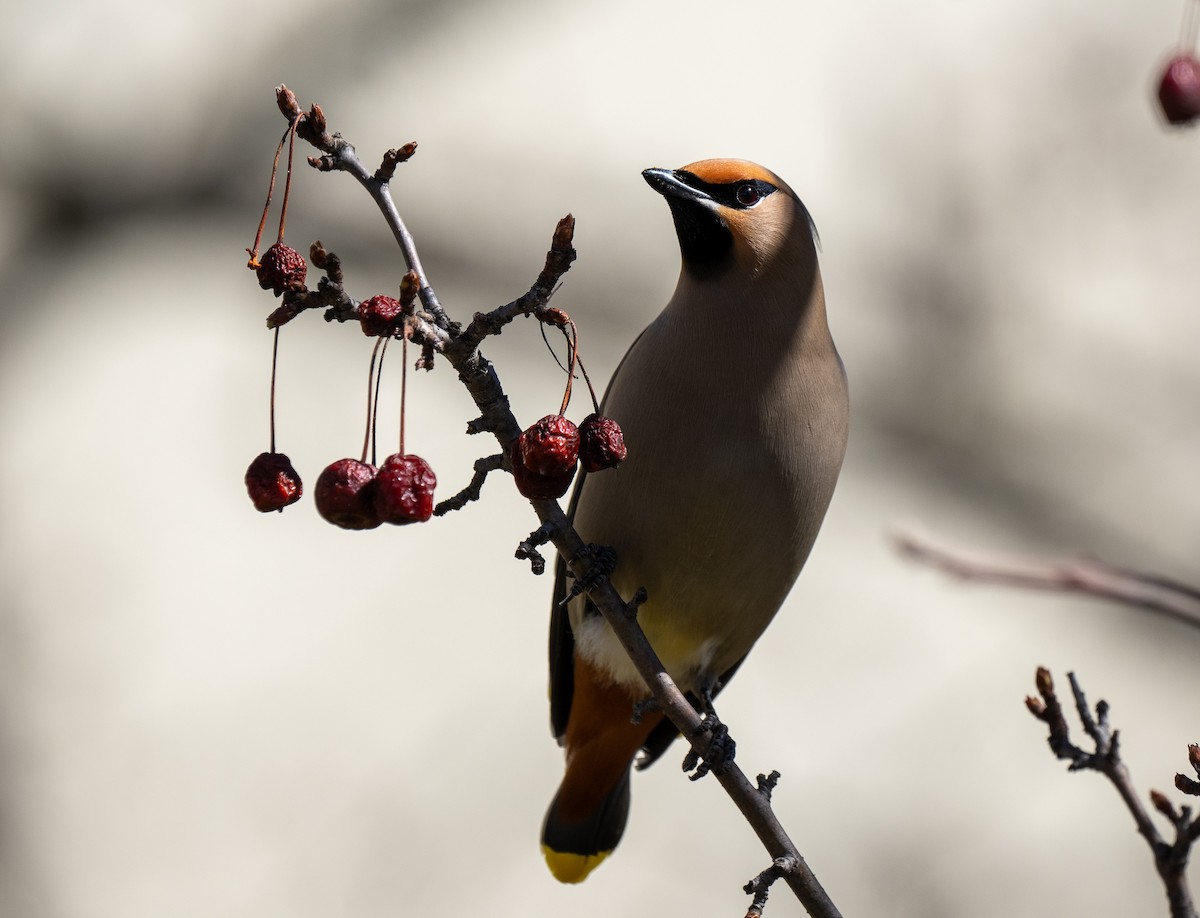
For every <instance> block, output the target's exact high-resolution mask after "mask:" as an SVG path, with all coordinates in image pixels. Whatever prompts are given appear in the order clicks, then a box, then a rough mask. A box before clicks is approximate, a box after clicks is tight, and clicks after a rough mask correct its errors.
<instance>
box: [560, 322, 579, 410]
mask: <svg viewBox="0 0 1200 918" xmlns="http://www.w3.org/2000/svg"><path fill="white" fill-rule="evenodd" d="M567 324H568V325H569V326H570V327H571V330H570V332H568V331H567V330H566V328H564V329H563V337H564V338H566V339H567V350H568V351H569V352H570V354H571V359H570V361H569V362H568V364H567V388H566V389H565V390H564V391H563V400H562V406H561V407H560V408H559V409H558V413H559V414H560V415H563V414H566V413H567V406H568V405H569V404H571V384H572V383H574V382H575V364H576V363H577V362H578V360H579V330H578V329H577V328H576V327H575V323H574V322H572V321H571V320H570V319H568V320H567Z"/></svg>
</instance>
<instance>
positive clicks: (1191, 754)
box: [1188, 743, 1200, 774]
mask: <svg viewBox="0 0 1200 918" xmlns="http://www.w3.org/2000/svg"><path fill="white" fill-rule="evenodd" d="M1188 761H1189V762H1191V763H1192V768H1194V769H1196V774H1200V745H1198V744H1196V743H1192V744H1191V745H1190V746H1188Z"/></svg>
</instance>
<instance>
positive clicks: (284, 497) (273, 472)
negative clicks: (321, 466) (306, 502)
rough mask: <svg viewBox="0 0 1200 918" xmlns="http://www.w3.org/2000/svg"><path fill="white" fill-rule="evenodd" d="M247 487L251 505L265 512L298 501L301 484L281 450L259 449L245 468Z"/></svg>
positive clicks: (280, 508) (301, 490)
mask: <svg viewBox="0 0 1200 918" xmlns="http://www.w3.org/2000/svg"><path fill="white" fill-rule="evenodd" d="M246 490H247V491H249V492H250V500H251V501H253V502H254V508H255V509H256V510H258V511H259V512H261V513H268V512H269V511H271V510H282V509H283V508H284V507H286V506H287V505H288V504H294V503H295V502H296V501H298V500H299V499H300V495H301V494H303V493H304V485H303V484H302V483H301V481H300V476H299V475H297V474H296V470H295V469H294V468H292V463H291V460H289V459H288V457H287V456H285V455H284V454H283V453H259V454H258V456H256V457H255V459H254V461H253V462H251V463H250V468H248V469H246Z"/></svg>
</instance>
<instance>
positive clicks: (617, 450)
mask: <svg viewBox="0 0 1200 918" xmlns="http://www.w3.org/2000/svg"><path fill="white" fill-rule="evenodd" d="M628 452H629V451H628V450H627V449H625V436H624V435H623V434H622V433H621V425H620V424H618V423H617V422H616V421H614V420H613V419H612V418H606V417H602V416H601V415H598V414H589V415H588V416H587V417H586V418H584V419H583V423H582V424H580V425H579V462H580V463H581V464H582V465H583V468H584V471H587V472H599V471H600V470H601V469H615V468H616V467H617V466H618V465H620V464H621V463H622V462H624V461H625V456H626V455H627V454H628Z"/></svg>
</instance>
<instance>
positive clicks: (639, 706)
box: [629, 695, 662, 724]
mask: <svg viewBox="0 0 1200 918" xmlns="http://www.w3.org/2000/svg"><path fill="white" fill-rule="evenodd" d="M661 710H662V705H661V704H659V703H658V699H657V698H655V697H654V696H653V695H651V696H650V697H649V698H643V699H642V700H641V701H635V702H634V703H633V714H632V715H631V716H630V718H629V722H630V723H631V724H640V723H641V722H642V718H643V717H645V716H646V715H647V714H653V713H655V712H656V711H661Z"/></svg>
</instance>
